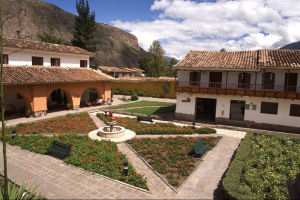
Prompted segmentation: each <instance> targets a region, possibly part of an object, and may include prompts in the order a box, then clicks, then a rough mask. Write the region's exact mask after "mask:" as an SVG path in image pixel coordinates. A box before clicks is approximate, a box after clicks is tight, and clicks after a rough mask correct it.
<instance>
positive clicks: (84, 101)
mask: <svg viewBox="0 0 300 200" xmlns="http://www.w3.org/2000/svg"><path fill="white" fill-rule="evenodd" d="M100 98H101V96H100V95H99V94H98V91H97V90H96V89H95V88H87V89H86V90H85V91H84V92H83V93H82V95H81V98H80V107H88V106H93V105H99V99H100Z"/></svg>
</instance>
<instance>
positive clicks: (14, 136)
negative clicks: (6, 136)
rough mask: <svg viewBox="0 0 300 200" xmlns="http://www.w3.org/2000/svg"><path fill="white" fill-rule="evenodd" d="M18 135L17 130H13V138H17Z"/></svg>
mask: <svg viewBox="0 0 300 200" xmlns="http://www.w3.org/2000/svg"><path fill="white" fill-rule="evenodd" d="M16 136H17V133H16V130H13V131H12V139H15V138H16Z"/></svg>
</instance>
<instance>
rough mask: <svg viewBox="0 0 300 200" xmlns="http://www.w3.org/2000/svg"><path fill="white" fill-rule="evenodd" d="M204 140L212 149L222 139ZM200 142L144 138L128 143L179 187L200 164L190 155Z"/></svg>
mask: <svg viewBox="0 0 300 200" xmlns="http://www.w3.org/2000/svg"><path fill="white" fill-rule="evenodd" d="M202 139H203V143H204V144H206V145H208V146H209V148H210V149H212V148H213V147H214V146H216V144H217V143H218V141H219V140H220V137H217V138H216V137H205V138H202ZM198 140H199V137H197V138H191V137H190V138H188V137H175V138H157V139H150V138H144V139H133V140H129V141H127V143H128V144H129V145H130V146H131V147H132V148H133V149H134V150H135V151H136V152H137V153H138V154H139V155H140V156H142V157H143V158H144V159H145V160H146V161H147V162H148V163H149V164H150V165H151V166H152V167H153V169H155V170H156V171H157V172H158V173H160V174H161V175H162V176H163V177H164V178H165V179H166V180H167V181H168V182H169V183H170V184H171V185H173V186H175V187H178V186H179V185H180V184H182V183H183V182H184V180H186V179H187V178H188V176H189V175H190V174H191V172H192V171H193V170H194V168H195V167H196V166H197V164H199V162H200V161H199V159H196V158H194V157H193V156H191V154H190V153H191V152H192V150H193V145H194V143H195V142H197V141H198Z"/></svg>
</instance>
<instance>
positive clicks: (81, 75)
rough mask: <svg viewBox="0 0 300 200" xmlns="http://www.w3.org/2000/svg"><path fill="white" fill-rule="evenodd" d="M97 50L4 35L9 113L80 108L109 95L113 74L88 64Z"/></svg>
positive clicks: (40, 112)
mask: <svg viewBox="0 0 300 200" xmlns="http://www.w3.org/2000/svg"><path fill="white" fill-rule="evenodd" d="M93 55H94V54H93V53H91V52H88V51H86V50H84V49H81V48H78V47H74V46H67V45H60V44H51V43H45V42H38V41H29V40H21V39H9V38H4V39H3V63H4V72H3V74H4V92H5V96H4V102H5V105H6V110H5V111H6V114H11V115H16V116H19V115H18V114H19V113H23V114H24V115H25V111H27V113H32V114H34V116H36V117H38V116H41V115H44V114H46V113H47V112H49V110H51V109H53V110H57V109H65V108H66V107H68V108H73V109H77V108H79V106H80V103H81V102H83V100H89V99H90V96H95V95H90V93H91V91H94V93H96V98H97V97H98V98H101V99H103V101H104V102H105V101H107V100H108V99H109V98H110V87H111V80H112V79H113V78H112V77H110V76H108V75H106V74H103V73H101V72H99V71H97V70H92V69H90V68H89V59H90V57H91V56H93Z"/></svg>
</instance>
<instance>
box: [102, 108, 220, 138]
mask: <svg viewBox="0 0 300 200" xmlns="http://www.w3.org/2000/svg"><path fill="white" fill-rule="evenodd" d="M97 116H98V117H99V118H100V119H101V120H102V121H104V122H105V123H107V121H108V120H109V119H108V118H107V117H106V116H104V114H100V113H98V114H97ZM115 120H116V123H117V125H118V126H123V127H125V128H126V129H130V130H132V131H134V132H135V133H136V134H137V135H166V134H167V135H169V134H170V135H171V134H195V133H198V134H210V133H215V132H216V131H215V130H214V129H211V128H207V127H204V128H195V129H193V128H192V127H190V126H184V127H181V126H176V125H174V124H172V123H155V124H149V123H142V122H138V121H137V120H136V119H132V118H122V117H115Z"/></svg>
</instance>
